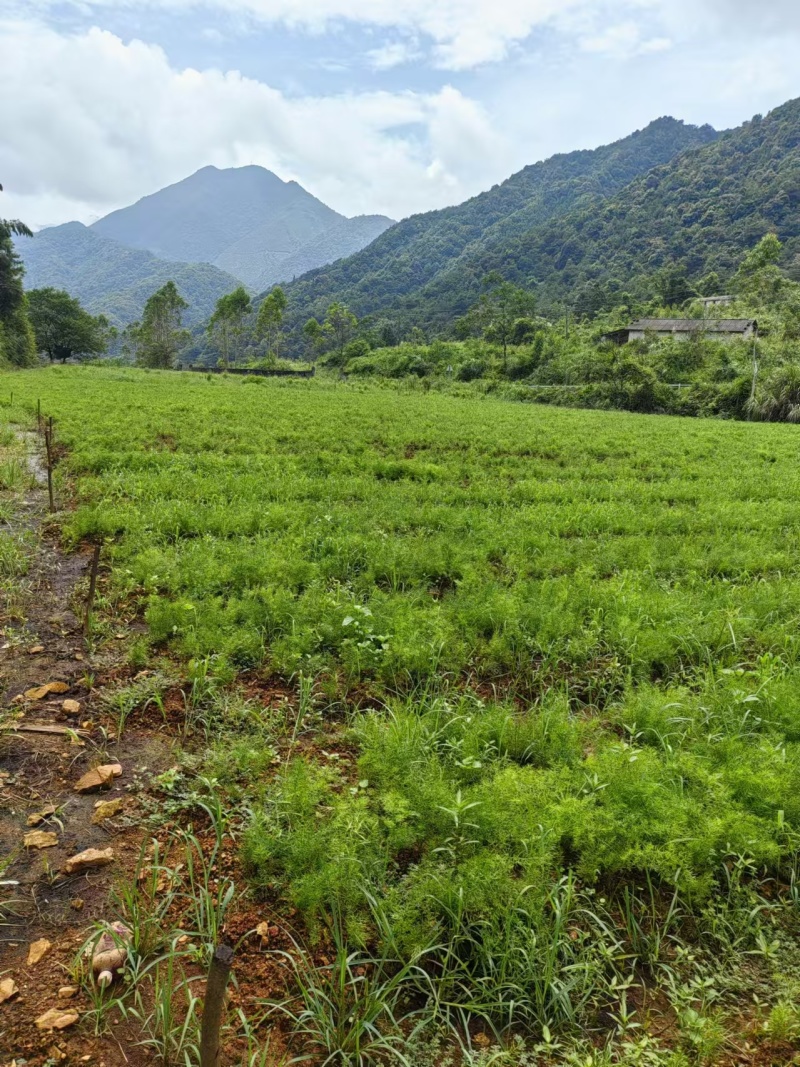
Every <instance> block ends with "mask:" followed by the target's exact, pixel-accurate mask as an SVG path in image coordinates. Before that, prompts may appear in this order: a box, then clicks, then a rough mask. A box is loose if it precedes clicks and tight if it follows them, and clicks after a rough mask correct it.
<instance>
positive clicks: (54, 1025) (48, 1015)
mask: <svg viewBox="0 0 800 1067" xmlns="http://www.w3.org/2000/svg"><path fill="white" fill-rule="evenodd" d="M78 1018H79V1016H78V1013H77V1012H76V1011H73V1010H72V1009H70V1010H69V1011H64V1009H63V1008H50V1010H49V1011H46V1012H45V1013H44V1015H40V1016H39V1018H38V1019H37V1020H36V1025H37V1026H38V1028H39V1029H40V1030H66V1029H67V1027H68V1026H74V1025H75V1023H76V1022H77V1021H78Z"/></svg>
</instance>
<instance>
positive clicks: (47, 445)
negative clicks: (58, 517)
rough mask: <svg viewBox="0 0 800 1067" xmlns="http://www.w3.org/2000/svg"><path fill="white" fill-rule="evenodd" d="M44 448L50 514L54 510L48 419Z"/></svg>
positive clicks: (51, 448) (51, 440)
mask: <svg viewBox="0 0 800 1067" xmlns="http://www.w3.org/2000/svg"><path fill="white" fill-rule="evenodd" d="M44 446H45V448H46V449H47V495H48V497H49V498H50V514H51V515H52V513H53V512H54V511H55V510H56V504H55V499H54V497H53V419H52V417H51V418H50V426H49V427H45V431H44Z"/></svg>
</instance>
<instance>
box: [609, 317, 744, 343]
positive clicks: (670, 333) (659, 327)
mask: <svg viewBox="0 0 800 1067" xmlns="http://www.w3.org/2000/svg"><path fill="white" fill-rule="evenodd" d="M757 332H758V323H757V322H756V320H755V319H637V320H636V321H635V322H632V323H631V324H630V326H626V327H625V328H624V329H622V330H612V331H611V332H610V333H607V334H605V335H604V337H603V340H605V341H613V342H614V343H615V344H618V345H626V344H627V343H628V341H640V340H641V339H642V338H643V337H647V336H649V335H652V334H655V335H656V336H657V337H674V338H675V339H676V340H678V341H689V340H691V339H692V338H693V337H698V336H701V335H703V334H706V335H711V336H713V337H715V338H719V340H721V341H735V340H743V339H744V340H746V339H747V338H748V337H753V336H754V335H755V334H756V333H757Z"/></svg>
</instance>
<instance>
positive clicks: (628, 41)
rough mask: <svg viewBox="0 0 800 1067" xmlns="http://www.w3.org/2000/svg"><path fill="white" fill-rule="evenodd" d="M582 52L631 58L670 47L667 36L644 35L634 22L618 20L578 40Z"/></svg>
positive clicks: (670, 43) (663, 50)
mask: <svg viewBox="0 0 800 1067" xmlns="http://www.w3.org/2000/svg"><path fill="white" fill-rule="evenodd" d="M580 46H581V48H582V49H583V51H584V52H595V53H597V54H598V55H605V56H609V57H611V58H612V59H631V58H633V57H634V56H639V55H646V54H647V53H653V52H666V51H667V50H668V49H670V48H671V47H672V41H671V40H670V39H669V37H645V36H643V35H642V31H641V28H640V27H639V26H637V25H636V23H635V22H620V23H618V24H617V25H614V26H609V27H607V28H606V29H604V30H603V31H602V32H601V33H598V34H594V35H591V36H588V37H583V38H581V40H580Z"/></svg>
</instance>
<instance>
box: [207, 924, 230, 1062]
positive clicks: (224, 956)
mask: <svg viewBox="0 0 800 1067" xmlns="http://www.w3.org/2000/svg"><path fill="white" fill-rule="evenodd" d="M232 965H233V949H232V948H230V947H229V946H228V945H218V946H217V948H216V949H215V950H214V955H213V956H212V957H211V966H210V967H209V969H208V981H207V982H206V999H205V1001H204V1003H203V1025H202V1028H201V1030H200V1067H218V1064H219V1031H220V1027H221V1026H222V1008H223V1005H224V1003H225V989H226V987H227V985H228V978H229V977H230V973H231V966H232Z"/></svg>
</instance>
